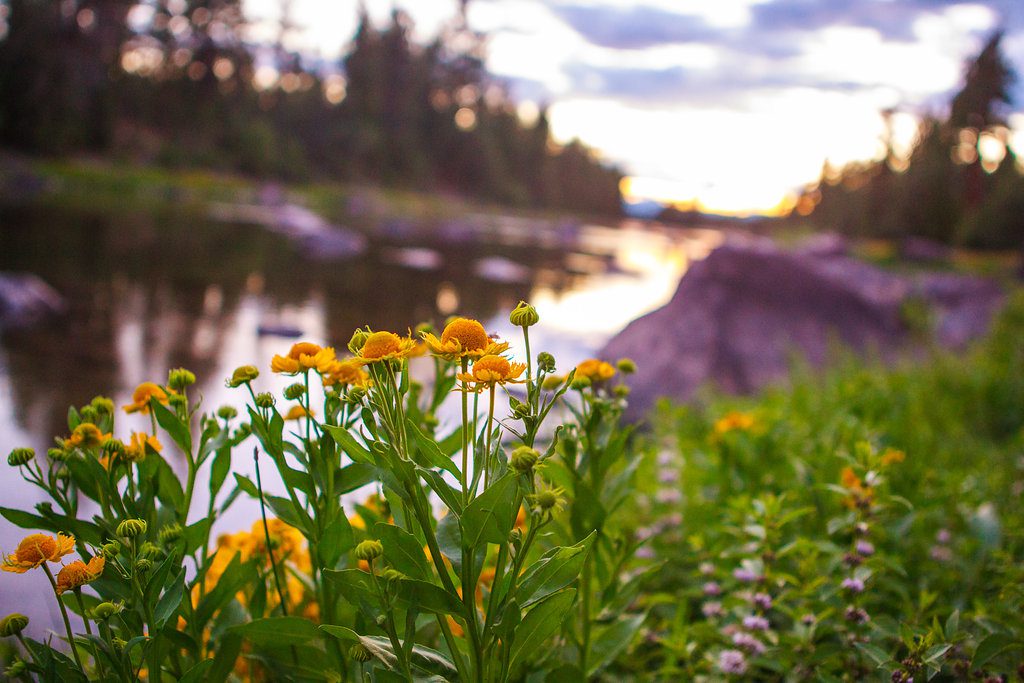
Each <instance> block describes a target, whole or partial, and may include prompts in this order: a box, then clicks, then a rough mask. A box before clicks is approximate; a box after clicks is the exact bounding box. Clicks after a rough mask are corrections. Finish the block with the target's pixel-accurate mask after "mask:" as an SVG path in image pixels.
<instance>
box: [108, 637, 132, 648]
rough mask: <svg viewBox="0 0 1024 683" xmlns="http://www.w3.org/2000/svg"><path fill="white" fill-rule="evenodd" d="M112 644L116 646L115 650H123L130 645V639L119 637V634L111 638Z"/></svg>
mask: <svg viewBox="0 0 1024 683" xmlns="http://www.w3.org/2000/svg"><path fill="white" fill-rule="evenodd" d="M110 644H111V645H113V646H114V649H115V650H117V651H118V652H121V651H123V650H124V649H125V648H126V647H127V646H128V641H127V640H125V639H124V638H118V637H117V636H114V637H113V638H111V639H110Z"/></svg>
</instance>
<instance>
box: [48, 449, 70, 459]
mask: <svg viewBox="0 0 1024 683" xmlns="http://www.w3.org/2000/svg"><path fill="white" fill-rule="evenodd" d="M46 457H47V458H49V459H50V460H52V461H54V462H64V461H65V460H66V459H67V457H68V452H67V451H66V450H64V449H63V448H50V449H47V451H46Z"/></svg>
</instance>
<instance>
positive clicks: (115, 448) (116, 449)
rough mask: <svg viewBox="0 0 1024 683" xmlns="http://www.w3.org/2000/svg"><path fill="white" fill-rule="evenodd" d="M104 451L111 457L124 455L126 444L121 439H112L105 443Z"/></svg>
mask: <svg viewBox="0 0 1024 683" xmlns="http://www.w3.org/2000/svg"><path fill="white" fill-rule="evenodd" d="M103 451H104V452H105V453H107V454H109V455H119V454H121V453H124V442H123V441H121V439H115V438H114V437H111V438H109V439H107V440H106V441H104V442H103Z"/></svg>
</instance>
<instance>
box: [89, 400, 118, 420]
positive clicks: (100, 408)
mask: <svg viewBox="0 0 1024 683" xmlns="http://www.w3.org/2000/svg"><path fill="white" fill-rule="evenodd" d="M89 405H91V406H92V407H93V408H95V409H96V411H97V412H100V413H106V414H107V415H113V414H114V402H113V401H111V400H110V399H109V398H107V397H106V396H97V397H96V398H94V399H93V400H92V402H91V403H90V404H89Z"/></svg>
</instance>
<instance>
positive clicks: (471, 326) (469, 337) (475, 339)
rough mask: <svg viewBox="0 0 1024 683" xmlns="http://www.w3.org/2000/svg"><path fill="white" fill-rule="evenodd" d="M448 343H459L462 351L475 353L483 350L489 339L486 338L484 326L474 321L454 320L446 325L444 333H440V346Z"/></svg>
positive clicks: (467, 319)
mask: <svg viewBox="0 0 1024 683" xmlns="http://www.w3.org/2000/svg"><path fill="white" fill-rule="evenodd" d="M450 341H457V342H459V344H461V345H462V349H463V350H464V351H477V350H479V349H482V348H485V347H486V346H487V345H488V344H489V343H490V342H491V339H490V337H488V336H487V332H486V331H485V330H484V326H483V325H481V324H480V323H478V322H477V321H476V320H470V319H469V318H456V319H455V320H453V321H451V322H450V323H448V325H446V326H445V328H444V332H442V333H441V343H442V344H447V343H448V342H450Z"/></svg>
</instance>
